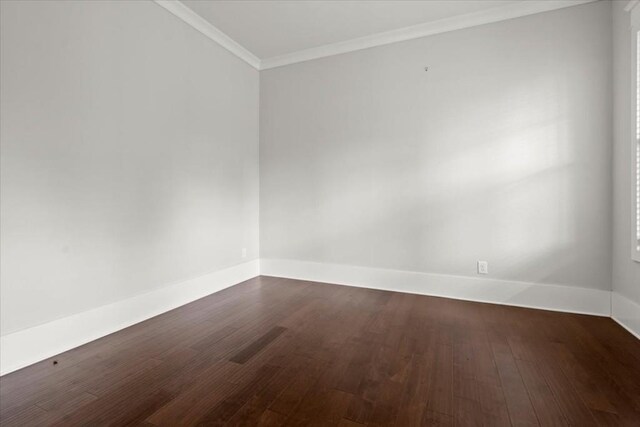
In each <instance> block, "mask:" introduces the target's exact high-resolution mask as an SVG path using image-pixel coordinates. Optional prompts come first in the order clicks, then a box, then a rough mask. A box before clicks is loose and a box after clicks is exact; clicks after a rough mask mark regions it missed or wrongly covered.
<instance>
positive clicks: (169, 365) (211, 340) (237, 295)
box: [0, 277, 640, 426]
mask: <svg viewBox="0 0 640 427" xmlns="http://www.w3.org/2000/svg"><path fill="white" fill-rule="evenodd" d="M54 360H56V361H57V362H58V363H57V364H56V365H54V364H53V361H54ZM0 420H1V424H2V426H40V425H60V426H74V425H86V426H100V425H116V426H125V425H145V426H152V425H167V426H179V425H267V426H278V425H340V426H359V425H397V426H411V425H487V426H501V425H538V424H541V425H574V426H592V425H612V426H623V425H629V426H631V425H635V426H639V425H640V341H638V340H637V339H636V338H634V337H633V336H632V335H631V334H629V333H628V332H626V331H625V330H624V329H622V328H621V327H620V326H618V325H617V324H615V323H614V322H613V321H612V320H611V319H608V318H603V317H593V316H581V315H573V314H563V313H554V312H549V311H541V310H530V309H524V308H516V307H506V306H499V305H492V304H481V303H473V302H465V301H456V300H450V299H445V298H433V297H426V296H416V295H408V294H401V293H394V292H383V291H376V290H367V289H359V288H350V287H344V286H335V285H326V284H317V283H311V282H302V281H295V280H286V279H278V278H271V277H261V278H256V279H253V280H250V281H248V282H245V283H242V284H240V285H237V286H234V287H232V288H230V289H227V290H224V291H222V292H219V293H217V294H214V295H211V296H208V297H206V298H203V299H200V300H198V301H195V302H193V303H191V304H188V305H186V306H183V307H180V308H178V309H176V310H173V311H171V312H168V313H165V314H163V315H161V316H158V317H155V318H153V319H150V320H148V321H146V322H143V323H140V324H137V325H134V326H132V327H130V328H127V329H125V330H122V331H120V332H117V333H115V334H112V335H110V336H107V337H105V338H102V339H100V340H97V341H94V342H92V343H89V344H87V345H84V346H82V347H79V348H76V349H73V350H71V351H68V352H66V353H63V354H60V355H59V356H56V357H55V358H52V359H49V360H45V361H43V362H40V363H38V364H35V365H33V366H30V367H28V368H25V369H22V370H20V371H17V372H14V373H12V374H9V375H6V376H4V377H2V378H0Z"/></svg>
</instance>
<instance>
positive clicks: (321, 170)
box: [260, 2, 612, 290]
mask: <svg viewBox="0 0 640 427" xmlns="http://www.w3.org/2000/svg"><path fill="white" fill-rule="evenodd" d="M610 64H611V5H610V4H609V3H608V2H597V3H592V4H588V5H583V6H577V7H572V8H568V9H563V10H558V11H554V12H549V13H544V14H539V15H534V16H528V17H525V18H519V19H514V20H509V21H504V22H499V23H496V24H491V25H485V26H480V27H475V28H470V29H465V30H461V31H454V32H450V33H446V34H440V35H436V36H431V37H426V38H422V39H417V40H412V41H407V42H403V43H397V44H393V45H388V46H382V47H376V48H372V49H367V50H363V51H358V52H353V53H348V54H344V55H339V56H333V57H329V58H323V59H319V60H314V61H309V62H304V63H300V64H295V65H290V66H286V67H282V68H276V69H272V70H267V71H263V72H261V75H260V199H261V203H260V233H261V238H260V241H261V248H260V249H261V257H262V258H265V259H294V260H304V261H315V262H323V263H335V264H347V265H359V266H365V267H367V266H368V267H378V268H388V269H399V270H409V271H418V272H432V273H444V274H453V275H466V276H472V275H475V269H476V261H477V260H487V261H489V263H490V264H489V266H490V276H491V277H495V278H500V279H506V280H517V281H525V282H536V283H553V284H562V285H570V286H576V287H585V288H595V289H603V290H609V289H610V286H611V255H610V250H611V247H610V241H611V239H610V235H611V210H610V205H611V195H610V193H611V166H610V165H611V132H612V124H611V96H612V87H611V85H612V84H611V77H612V74H611V65H610ZM425 66H429V71H428V72H425V71H424V67H425Z"/></svg>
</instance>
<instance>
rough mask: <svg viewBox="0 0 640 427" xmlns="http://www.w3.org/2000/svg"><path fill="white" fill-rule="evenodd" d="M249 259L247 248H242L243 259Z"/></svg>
mask: <svg viewBox="0 0 640 427" xmlns="http://www.w3.org/2000/svg"><path fill="white" fill-rule="evenodd" d="M246 257H247V248H242V258H246Z"/></svg>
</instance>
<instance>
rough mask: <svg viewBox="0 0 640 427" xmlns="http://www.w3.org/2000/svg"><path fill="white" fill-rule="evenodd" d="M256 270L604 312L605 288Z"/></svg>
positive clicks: (370, 272) (391, 273) (286, 265)
mask: <svg viewBox="0 0 640 427" xmlns="http://www.w3.org/2000/svg"><path fill="white" fill-rule="evenodd" d="M260 274H262V275H265V276H276V277H286V278H290V279H301V280H310V281H314V282H325V283H335V284H338V285H347V286H356V287H363V288H371V289H381V290H386V291H396V292H406V293H411V294H421V295H431V296H439V297H446V298H454V299H461V300H468V301H478V302H488V303H494V304H504V305H514V306H518V307H529V308H538V309H544V310H553V311H563V312H569V313H580V314H592V315H597V316H609V315H610V314H611V296H610V294H611V293H610V292H609V291H603V290H598V289H587V288H579V287H572V286H561V285H547V284H537V283H526V282H515V281H507V280H497V279H491V278H475V277H465V276H450V275H443V274H431V273H419V272H413V271H400V270H386V269H379V268H370V267H356V266H349V265H339V264H324V263H316V262H308V261H294V260H281V259H261V260H260Z"/></svg>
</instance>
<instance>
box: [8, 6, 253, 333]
mask: <svg viewBox="0 0 640 427" xmlns="http://www.w3.org/2000/svg"><path fill="white" fill-rule="evenodd" d="M1 5H2V10H1V15H2V33H1V39H2V46H1V49H2V53H1V55H2V57H1V63H2V68H1V70H0V71H1V76H2V77H1V78H2V80H1V86H2V90H1V92H2V95H1V106H0V107H1V112H2V116H1V123H2V126H1V135H0V140H1V143H2V146H1V158H2V164H1V170H2V176H1V185H2V186H1V198H2V204H1V206H2V211H1V218H2V222H1V236H2V238H1V239H2V240H1V251H2V257H1V258H2V265H1V271H2V276H1V279H0V280H1V283H2V286H1V289H0V290H1V298H0V299H1V300H2V306H1V312H2V317H1V324H2V334H3V335H5V334H8V333H11V332H14V331H17V330H21V329H24V328H28V327H30V326H34V325H38V324H41V323H44V322H48V321H51V320H54V319H58V318H61V317H64V316H68V315H71V314H74V313H78V312H81V311H84V310H87V309H91V308H94V307H98V306H102V305H104V304H106V303H109V302H113V301H118V300H122V299H125V298H128V297H131V296H133V295H138V294H141V293H143V292H147V291H151V290H154V289H158V288H159V287H162V286H165V285H167V284H170V283H174V282H179V281H182V280H185V279H189V278H193V277H195V276H200V275H202V274H205V273H207V272H211V271H213V270H218V269H221V268H224V267H229V266H232V265H235V264H238V263H240V262H243V261H248V260H251V259H255V258H257V256H258V163H257V161H258V157H257V156H258V95H259V93H258V83H259V78H258V72H257V71H256V70H254V69H252V68H251V67H250V66H249V65H247V64H246V63H244V62H243V61H241V60H240V59H238V58H236V57H235V56H233V55H232V54H230V53H229V52H227V51H226V50H224V49H223V48H221V47H220V46H218V45H217V44H215V43H214V42H212V41H211V40H209V39H207V38H206V37H204V36H203V35H202V34H200V33H199V32H197V31H196V30H194V29H193V28H191V27H189V26H188V25H187V24H185V23H184V22H182V21H180V20H179V19H177V18H176V17H175V16H173V15H171V14H170V13H168V12H167V11H166V10H164V9H163V8H161V7H159V6H157V5H156V4H154V3H153V2H150V1H145V2H142V1H126V2H124V1H123V2H115V1H109V2H100V1H86V2H80V1H78V2H66V1H65V2H62V1H38V2H27V1H19V2H13V1H2V2H1ZM243 247H246V248H247V250H248V254H247V257H246V258H244V259H243V258H241V249H242V248H243Z"/></svg>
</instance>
